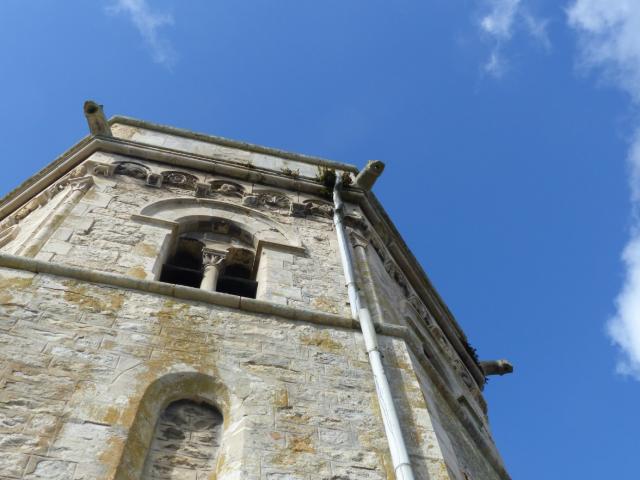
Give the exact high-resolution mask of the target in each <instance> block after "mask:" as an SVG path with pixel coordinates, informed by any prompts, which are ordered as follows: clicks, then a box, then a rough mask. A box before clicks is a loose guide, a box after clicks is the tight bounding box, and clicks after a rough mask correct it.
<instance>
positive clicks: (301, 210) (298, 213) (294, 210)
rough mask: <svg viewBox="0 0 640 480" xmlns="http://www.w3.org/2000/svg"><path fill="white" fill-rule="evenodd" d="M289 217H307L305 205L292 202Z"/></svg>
mask: <svg viewBox="0 0 640 480" xmlns="http://www.w3.org/2000/svg"><path fill="white" fill-rule="evenodd" d="M289 215H291V216H292V217H306V215H307V212H306V210H305V204H304V203H297V202H291V206H290V207H289Z"/></svg>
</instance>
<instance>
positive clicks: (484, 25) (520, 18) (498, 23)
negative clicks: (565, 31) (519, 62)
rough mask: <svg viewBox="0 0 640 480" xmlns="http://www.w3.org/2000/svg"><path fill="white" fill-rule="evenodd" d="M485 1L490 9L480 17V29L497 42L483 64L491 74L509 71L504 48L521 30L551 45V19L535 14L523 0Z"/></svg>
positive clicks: (495, 74)
mask: <svg viewBox="0 0 640 480" xmlns="http://www.w3.org/2000/svg"><path fill="white" fill-rule="evenodd" d="M482 3H483V6H484V7H485V9H486V13H485V14H484V15H483V16H482V18H481V19H480V22H479V25H480V30H481V31H482V33H483V34H485V35H486V37H488V38H489V40H490V41H491V43H492V44H493V45H492V48H491V53H490V54H489V58H488V59H487V61H486V62H485V64H484V66H483V67H484V71H485V72H486V73H488V74H489V75H491V76H493V77H497V78H499V77H501V76H503V75H504V74H505V72H506V71H507V69H508V65H509V64H508V60H507V58H506V56H505V54H504V49H505V46H506V45H507V44H508V43H509V41H510V40H511V38H512V37H513V35H514V34H515V33H516V32H517V31H518V30H522V31H523V32H525V33H527V34H528V35H529V36H531V37H532V38H533V39H534V40H536V41H537V42H538V43H540V44H541V45H542V46H543V47H545V48H547V49H548V48H550V46H551V43H550V42H549V37H548V35H547V23H548V22H547V21H546V20H544V19H539V18H537V17H535V16H534V15H533V14H531V13H530V12H529V11H528V9H527V8H526V6H525V5H524V4H523V2H522V0H482Z"/></svg>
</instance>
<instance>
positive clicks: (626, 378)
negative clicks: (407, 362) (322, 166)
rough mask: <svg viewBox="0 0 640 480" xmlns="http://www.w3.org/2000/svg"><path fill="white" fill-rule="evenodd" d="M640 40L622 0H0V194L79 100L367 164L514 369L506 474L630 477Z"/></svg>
mask: <svg viewBox="0 0 640 480" xmlns="http://www.w3.org/2000/svg"><path fill="white" fill-rule="evenodd" d="M638 32H640V4H636V3H634V2H632V1H631V0H563V1H557V0H556V1H551V0H430V1H426V2H425V1H420V0H395V1H393V2H383V1H380V0H349V1H344V0H340V1H338V0H325V1H322V2H318V1H311V0H246V1H242V2H239V1H231V0H215V1H213V0H190V1H178V0H157V1H155V0H154V1H153V2H152V1H151V0H148V1H147V2H145V1H143V0H105V1H97V0H96V1H92V2H87V1H84V0H66V1H64V2H60V1H59V0H39V1H24V0H3V1H2V2H0V69H1V70H0V73H1V75H0V85H1V86H2V88H1V89H0V98H1V102H0V105H2V107H1V108H0V132H1V135H2V142H0V159H1V161H2V167H3V168H2V175H1V176H0V194H4V193H6V192H8V191H9V190H10V189H11V188H13V187H14V186H16V185H17V184H18V183H20V182H21V181H23V180H24V179H26V178H27V177H28V176H30V175H32V174H33V173H35V172H36V171H37V170H39V169H40V168H41V167H43V166H44V165H46V164H47V163H49V162H50V161H52V160H53V159H54V158H55V157H56V156H57V155H59V154H60V153H61V152H63V151H64V150H66V149H67V148H68V147H70V146H71V145H72V144H73V143H75V142H76V141H77V140H79V139H80V138H81V137H83V136H84V135H85V134H86V132H87V128H86V124H85V120H84V118H83V115H82V103H83V101H84V100H85V99H88V98H93V99H95V100H97V101H98V102H100V103H103V104H104V105H105V111H106V112H107V114H108V115H114V114H122V115H128V116H133V117H138V118H142V119H147V120H151V121H155V122H158V123H165V124H169V125H173V126H177V127H182V128H187V129H192V130H196V131H201V132H206V133H212V134H216V135H222V136H227V137H230V138H235V139H240V140H246V141H250V142H253V143H258V144H264V145H268V146H274V147H278V148H283V149H289V150H293V151H297V152H302V153H307V154H313V155H319V156H323V157H328V158H331V159H335V160H340V161H345V162H350V163H355V164H356V165H359V166H362V165H364V164H365V162H366V161H367V160H368V159H373V158H375V159H382V160H384V161H385V162H386V163H387V169H386V171H385V174H384V175H383V177H381V179H380V181H379V182H378V184H376V193H377V195H378V196H379V198H380V199H381V201H382V202H383V204H384V205H385V206H386V208H387V210H388V212H389V214H390V215H391V217H392V218H393V219H394V220H395V221H396V224H397V226H398V228H399V230H400V231H401V232H402V234H403V235H404V237H405V239H406V241H407V243H408V244H409V246H410V247H411V248H412V249H413V251H414V253H415V254H416V256H417V258H418V259H419V260H420V262H421V263H422V265H423V266H424V268H425V269H426V271H427V272H428V274H429V276H430V278H431V280H432V281H433V283H434V284H435V285H436V287H437V288H438V290H439V291H440V293H441V294H442V296H443V297H444V298H445V300H446V301H447V303H448V305H449V306H450V308H451V310H452V311H453V312H454V314H455V315H456V317H457V319H458V321H459V322H460V324H461V325H462V326H463V328H464V329H465V330H466V332H467V333H468V336H469V338H470V340H471V343H472V344H473V345H474V346H475V347H476V348H477V349H478V352H479V354H480V356H481V357H482V358H487V359H493V358H503V357H504V358H508V359H509V360H511V361H512V362H513V363H514V365H515V367H516V370H515V373H514V374H513V375H511V376H508V377H502V378H496V377H494V378H492V379H491V381H490V382H489V384H488V386H487V388H486V395H487V398H488V401H489V408H490V419H491V422H492V427H493V431H494V436H495V439H496V442H497V444H498V447H499V449H500V451H501V452H502V454H503V456H504V459H505V462H506V465H507V468H508V470H509V471H510V472H511V474H512V476H513V478H515V479H517V480H526V479H536V480H539V479H541V478H544V479H573V478H576V479H577V478H580V479H601V478H625V479H626V478H629V479H631V478H637V477H638V474H637V458H638V451H637V446H638V439H637V432H638V431H639V430H640V419H639V416H638V414H637V413H636V411H637V405H638V402H639V392H640V385H639V384H638V382H637V380H638V379H639V378H640V233H639V230H640V227H639V224H640V223H639V222H638V220H637V210H638V205H639V204H640V174H639V172H640V134H639V133H638V132H640V129H639V127H640V120H639V112H638V104H640V33H638ZM623 252H624V253H623ZM623 255H624V256H623Z"/></svg>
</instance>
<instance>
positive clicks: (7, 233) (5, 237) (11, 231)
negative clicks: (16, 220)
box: [0, 225, 20, 247]
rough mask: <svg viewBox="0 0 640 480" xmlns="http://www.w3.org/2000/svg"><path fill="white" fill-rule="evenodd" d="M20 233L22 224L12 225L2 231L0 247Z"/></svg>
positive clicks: (0, 232)
mask: <svg viewBox="0 0 640 480" xmlns="http://www.w3.org/2000/svg"><path fill="white" fill-rule="evenodd" d="M18 233H20V225H12V226H10V227H9V228H6V229H5V230H2V231H0V247H4V246H5V245H6V244H7V243H9V242H10V241H11V240H13V239H14V238H16V237H17V236H18Z"/></svg>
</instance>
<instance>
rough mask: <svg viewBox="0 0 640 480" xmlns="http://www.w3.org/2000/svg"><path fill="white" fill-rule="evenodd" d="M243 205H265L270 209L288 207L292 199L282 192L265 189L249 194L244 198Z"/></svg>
mask: <svg viewBox="0 0 640 480" xmlns="http://www.w3.org/2000/svg"><path fill="white" fill-rule="evenodd" d="M242 204H243V205H247V206H250V207H264V208H267V209H269V210H281V209H288V208H289V205H291V199H290V198H289V197H288V196H287V195H285V194H284V193H282V192H278V191H272V190H263V191H257V192H254V193H253V194H251V195H247V196H246V197H244V198H243V200H242Z"/></svg>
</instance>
